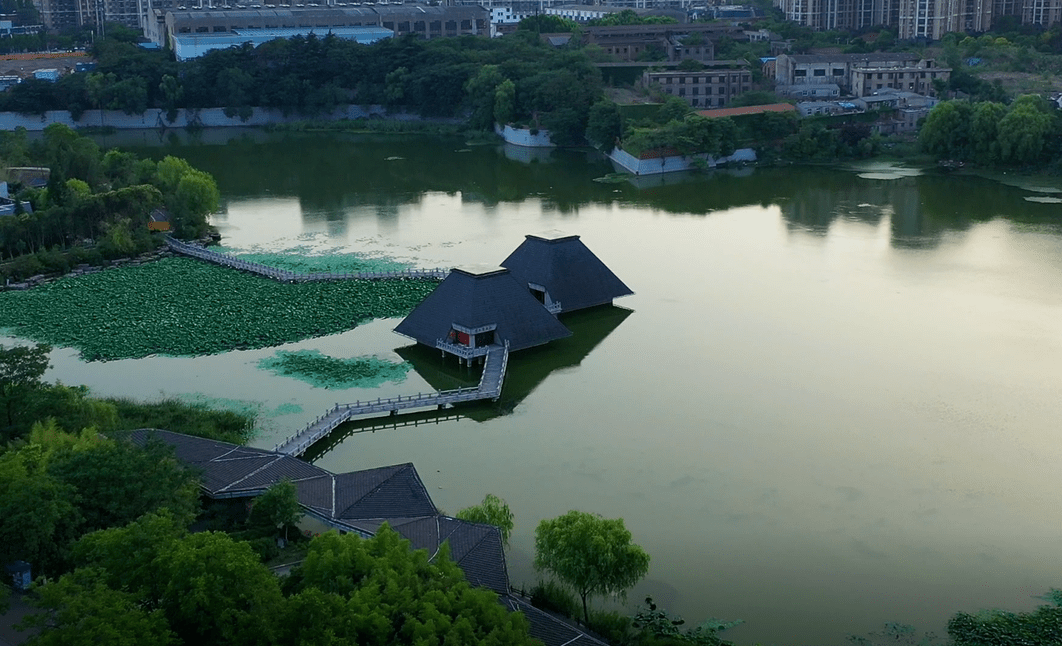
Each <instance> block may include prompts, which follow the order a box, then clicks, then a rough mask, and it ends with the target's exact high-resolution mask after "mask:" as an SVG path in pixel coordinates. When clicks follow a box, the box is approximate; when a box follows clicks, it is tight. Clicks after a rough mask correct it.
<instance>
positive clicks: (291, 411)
mask: <svg viewBox="0 0 1062 646" xmlns="http://www.w3.org/2000/svg"><path fill="white" fill-rule="evenodd" d="M301 412H302V406H299V405H298V404H292V403H287V404H281V405H280V406H277V407H276V408H275V409H273V415H274V416H276V417H280V416H281V415H295V414H297V413H301Z"/></svg>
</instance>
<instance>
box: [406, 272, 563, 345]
mask: <svg viewBox="0 0 1062 646" xmlns="http://www.w3.org/2000/svg"><path fill="white" fill-rule="evenodd" d="M395 332H397V333H399V334H401V335H403V336H408V337H409V338H411V339H413V340H415V341H417V342H418V343H421V344H423V345H427V346H429V347H433V348H439V349H441V350H443V351H444V352H447V353H449V354H453V355H456V356H458V357H460V358H462V359H465V360H471V359H473V358H475V357H482V356H484V355H486V354H487V352H488V349H489V348H490V347H491V346H499V345H504V344H505V343H506V342H508V344H509V351H516V350H523V349H525V348H531V347H534V346H536V345H542V344H544V343H549V342H550V341H553V340H555V339H560V338H564V337H566V336H570V335H571V331H569V330H568V328H566V327H564V325H563V324H562V323H561V322H560V321H558V320H557V319H556V318H555V317H554V316H553V315H552V314H550V313H549V312H548V311H547V310H546V308H544V307H542V303H540V302H539V301H537V300H536V299H535V297H534V296H532V295H531V293H530V292H529V291H528V290H527V288H526V287H525V286H524V285H523V284H522V283H520V282H519V281H517V280H516V279H515V278H513V276H512V274H511V273H510V272H509V270H508V269H506V268H504V267H464V268H458V269H454V270H453V271H452V272H450V275H449V276H447V277H446V279H445V280H444V281H443V282H441V283H440V284H439V286H438V287H436V288H435V291H433V292H432V293H431V294H428V296H427V297H426V298H425V299H424V300H423V301H421V302H420V304H419V305H417V306H416V307H415V308H414V309H413V311H412V312H410V313H409V316H407V317H406V318H405V319H403V320H402V322H401V323H399V324H398V327H396V328H395Z"/></svg>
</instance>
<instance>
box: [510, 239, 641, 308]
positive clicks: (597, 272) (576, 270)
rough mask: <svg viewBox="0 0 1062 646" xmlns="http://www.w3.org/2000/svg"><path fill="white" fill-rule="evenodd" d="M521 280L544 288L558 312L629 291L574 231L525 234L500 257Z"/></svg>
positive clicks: (586, 305)
mask: <svg viewBox="0 0 1062 646" xmlns="http://www.w3.org/2000/svg"><path fill="white" fill-rule="evenodd" d="M502 266H503V267H507V268H509V270H510V271H512V274H513V277H515V278H516V279H517V280H518V281H520V283H521V284H523V285H526V284H528V283H534V284H536V285H541V286H542V287H545V288H546V291H547V292H549V295H550V298H552V299H553V300H554V301H559V302H560V305H561V311H562V312H571V311H573V310H580V309H585V308H587V307H594V306H596V305H604V304H606V303H611V302H612V300H613V299H615V298H619V297H621V296H628V295H630V294H633V293H634V292H632V291H631V290H630V288H629V287H627V286H626V285H624V284H623V281H621V280H620V279H619V278H618V277H617V276H616V274H614V273H612V270H610V269H609V268H608V267H606V266H605V263H603V262H601V260H600V259H599V258H598V257H597V256H595V255H594V252H592V251H590V249H588V248H587V246H586V245H585V244H583V242H582V241H581V240H580V239H579V236H576V235H567V236H566V235H557V234H547V235H529V236H526V238H525V239H524V242H523V244H521V245H520V246H519V247H517V248H516V250H515V251H513V252H512V253H511V254H509V257H508V258H506V259H505V260H503V261H502Z"/></svg>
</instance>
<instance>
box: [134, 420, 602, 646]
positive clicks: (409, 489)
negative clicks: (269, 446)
mask: <svg viewBox="0 0 1062 646" xmlns="http://www.w3.org/2000/svg"><path fill="white" fill-rule="evenodd" d="M129 439H130V440H131V441H132V442H133V443H135V444H138V445H143V444H146V443H147V442H150V441H161V442H163V443H164V444H167V445H169V446H172V447H173V449H174V451H175V454H176V457H177V459H178V460H180V461H181V462H184V463H185V464H187V465H189V466H191V467H193V468H196V469H198V470H200V471H201V472H202V480H201V483H200V486H201V487H202V489H203V490H204V491H205V492H206V494H207V495H208V496H211V497H220V498H224V497H227V496H228V497H235V496H237V495H238V496H247V497H250V496H256V495H258V494H260V493H262V492H264V491H265V489H266V488H268V487H269V486H270V485H272V484H275V483H276V482H279V481H280V480H281V479H284V478H288V479H290V480H292V481H293V482H294V483H295V486H296V490H297V491H298V497H299V504H301V505H302V506H303V507H304V508H305V509H306V510H307V512H309V513H311V514H312V515H314V516H317V517H318V518H322V519H323V520H324V519H325V518H323V514H322V512H328V513H330V514H331V518H332V521H333V523H332V524H333V526H337V527H339V528H344V529H346V530H347V531H353V532H355V533H358V534H360V535H363V536H364V535H373V534H375V533H376V531H378V530H379V528H380V526H381V525H383V524H384V523H385V522H386V523H387V524H388V525H389V526H390V527H391V528H392V529H394V530H395V531H396V532H397V533H398V534H399V535H400V536H402V537H403V538H405V539H406V540H408V541H409V542H410V544H411V547H412V548H413V549H423V550H426V551H427V552H428V555H429V558H430V559H435V558H436V557H437V556H438V555H439V553H440V552H439V550H440V548H441V546H442V544H443V543H444V542H446V543H448V544H449V548H450V558H451V559H453V561H454V562H455V563H457V565H458V567H460V568H461V570H462V571H463V572H464V573H465V578H466V579H468V581H469V583H471V584H473V585H476V586H479V587H484V588H488V589H490V590H493V591H494V592H496V593H498V595H499V597H498V598H499V601H500V602H501V603H502V605H504V606H505V607H506V608H507V609H509V610H511V611H519V612H522V613H524V616H526V617H527V619H528V624H529V626H530V633H531V636H532V637H533V638H535V639H537V640H539V641H541V642H542V643H543V644H544V645H545V646H566V645H570V646H581V645H584V644H585V645H588V646H605V644H604V642H602V641H600V640H598V639H595V638H593V637H591V636H589V635H586V634H585V633H583V632H582V631H580V630H579V629H578V628H576V627H574V626H573V625H571V624H570V623H568V622H567V621H565V620H563V619H560V618H558V617H555V616H553V615H550V614H548V613H546V612H543V611H541V610H539V609H537V608H535V607H533V606H531V604H529V603H527V602H526V601H525V600H523V599H521V598H519V597H517V596H515V595H512V594H511V593H510V588H509V574H508V570H507V569H506V565H505V553H504V551H503V549H502V542H501V533H500V532H499V531H498V528H497V527H492V526H490V525H484V524H480V523H471V522H468V521H465V520H459V519H456V518H451V517H450V516H446V515H443V514H440V513H438V511H437V510H436V508H435V505H434V503H432V501H431V498H430V497H429V496H428V492H427V490H426V489H425V487H424V484H423V483H422V482H421V480H420V476H419V475H417V472H416V469H415V468H414V467H413V465H412V464H408V463H407V464H398V465H393V466H389V467H379V468H376V469H366V470H364V471H353V472H350V473H342V474H333V473H331V472H330V471H327V470H325V469H322V468H320V467H317V466H314V465H312V464H309V463H307V462H303V461H302V460H299V459H298V458H293V457H291V456H289V455H284V454H282V453H276V452H274V451H266V450H264V449H256V448H253V447H247V446H240V445H237V444H230V443H228V442H219V441H217V440H210V439H205V438H201V437H194V436H191V435H184V434H181V433H173V432H170V431H162V430H154V429H141V430H138V431H132V432H131V433H130V434H129ZM329 499H332V500H336V501H339V502H338V504H337V503H330V502H329ZM337 512H338V514H339V516H336V513H337Z"/></svg>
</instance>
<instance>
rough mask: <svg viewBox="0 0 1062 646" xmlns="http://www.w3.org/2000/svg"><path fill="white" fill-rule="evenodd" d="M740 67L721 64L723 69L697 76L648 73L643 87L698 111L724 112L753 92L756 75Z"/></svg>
mask: <svg viewBox="0 0 1062 646" xmlns="http://www.w3.org/2000/svg"><path fill="white" fill-rule="evenodd" d="M737 63H738V62H737V61H717V64H718V65H719V66H720V67H718V68H709V69H705V70H700V71H697V72H683V71H681V70H667V71H654V72H649V71H647V72H645V73H644V74H642V83H643V84H644V85H646V86H650V85H654V86H656V87H659V88H660V89H661V90H663V91H664V92H666V93H667V94H670V95H671V96H677V97H679V98H680V99H683V100H685V101H686V103H689V104H690V105H691V106H693V107H694V108H722V107H726V106H728V105H730V102H731V101H732V100H734V98H735V97H737V96H738V95H740V94H743V93H745V92H748V91H749V90H751V89H752V74H751V73H750V72H749V70H748V69H747V68H743V67H738V66H737ZM724 66H725V67H724Z"/></svg>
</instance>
